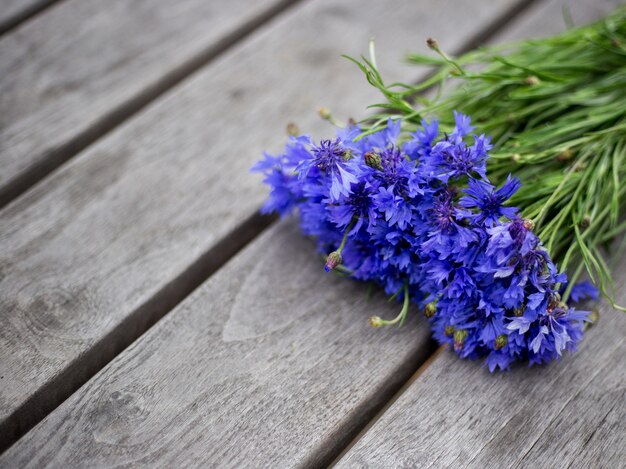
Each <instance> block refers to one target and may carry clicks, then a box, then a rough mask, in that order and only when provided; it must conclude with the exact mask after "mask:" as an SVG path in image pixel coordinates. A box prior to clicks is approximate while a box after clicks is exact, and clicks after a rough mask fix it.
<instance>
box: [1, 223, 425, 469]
mask: <svg viewBox="0 0 626 469" xmlns="http://www.w3.org/2000/svg"><path fill="white" fill-rule="evenodd" d="M297 231H298V230H297V228H296V227H295V224H294V223H292V222H289V223H286V222H281V223H279V224H278V225H275V226H274V227H273V228H272V229H270V230H268V231H266V232H265V233H264V234H263V235H262V236H261V237H260V238H258V239H257V240H255V242H254V243H253V244H251V245H250V246H249V247H248V248H246V249H245V250H244V251H242V252H241V253H240V254H239V255H238V256H237V257H236V258H235V259H233V260H232V262H230V263H229V264H228V265H227V266H226V267H225V268H224V269H222V270H220V271H219V272H218V273H217V274H216V275H215V276H213V277H212V278H211V279H210V280H209V281H208V282H206V283H205V284H204V285H203V286H202V287H201V288H200V289H198V290H196V291H195V292H194V293H193V294H192V295H191V296H190V297H189V298H187V300H186V301H185V302H184V303H182V304H181V305H179V307H178V308H176V310H174V311H173V312H172V314H169V315H168V316H167V317H166V318H164V319H163V320H162V321H160V322H159V323H158V324H157V325H156V326H155V327H154V328H152V329H151V330H150V331H148V332H147V333H146V334H145V335H144V336H143V337H142V338H141V339H140V340H139V341H138V342H136V343H135V344H134V345H133V346H131V347H130V348H129V349H128V350H126V351H125V352H124V353H123V354H121V355H120V356H118V357H117V358H116V359H115V360H114V361H113V362H111V363H110V364H109V365H108V366H107V367H106V368H104V369H103V370H102V372H100V373H99V374H98V375H96V376H95V377H94V378H93V379H92V380H90V381H89V383H88V384H86V385H85V386H83V387H82V388H81V389H80V390H79V391H78V392H77V393H76V394H74V395H73V396H72V397H71V398H70V399H69V400H68V401H66V402H64V403H63V405H62V406H61V407H59V408H58V409H56V411H55V412H53V413H52V414H51V415H50V416H48V418H46V419H45V420H44V421H43V422H42V423H41V424H40V425H39V426H37V427H35V429H34V430H33V431H31V432H30V433H29V434H28V435H27V436H26V437H24V438H23V439H21V440H20V441H19V442H18V443H17V444H16V445H14V446H13V447H12V448H10V449H9V451H8V452H7V453H5V454H4V455H3V456H1V457H0V466H1V467H22V468H26V467H45V466H50V467H104V466H107V467H113V466H118V465H120V466H142V467H216V466H219V467H237V468H239V467H292V466H299V465H304V466H307V467H310V466H311V465H315V466H317V465H320V464H322V463H324V462H327V461H329V460H331V459H332V457H333V456H334V455H335V454H336V453H337V452H338V451H339V450H340V449H341V448H342V447H343V445H345V443H346V440H347V438H348V437H349V436H350V435H351V434H352V433H353V432H354V431H355V430H356V429H358V427H359V426H360V425H363V424H364V423H365V422H366V421H367V419H368V418H370V417H371V415H372V413H373V412H374V411H375V410H376V408H377V407H379V406H380V405H381V404H382V403H384V402H385V400H386V399H388V398H389V395H390V393H392V392H393V391H394V390H395V389H396V388H398V387H399V386H400V385H401V384H402V383H403V382H404V381H405V380H406V379H407V378H408V377H409V376H410V374H411V372H412V370H414V369H415V367H416V364H417V363H419V362H420V361H422V360H423V359H424V358H425V357H426V355H427V354H428V353H430V352H431V351H432V349H430V348H429V347H428V344H429V336H430V331H429V330H428V325H427V323H426V322H425V321H417V320H416V317H417V316H418V315H417V314H414V315H412V319H411V320H410V321H409V322H408V323H407V324H406V325H405V327H403V328H401V329H397V328H389V329H373V328H372V327H371V326H369V324H368V322H367V318H368V317H369V315H371V314H372V313H374V312H375V313H380V314H381V315H384V316H392V315H394V314H396V313H397V310H398V308H399V307H400V306H399V304H397V303H394V304H392V305H390V304H389V303H388V302H387V301H386V300H385V298H383V297H382V295H379V296H376V297H374V298H371V299H368V296H367V288H366V287H365V286H364V285H362V284H358V283H356V282H351V281H348V280H345V279H343V278H340V277H338V276H336V275H334V274H325V273H324V272H323V269H322V262H321V260H320V258H319V256H318V255H317V254H316V253H315V249H314V247H313V244H312V243H310V242H309V241H308V240H305V239H303V238H302V237H301V236H300V235H299V233H298V232H297Z"/></svg>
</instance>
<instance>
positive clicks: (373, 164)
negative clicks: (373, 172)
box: [363, 151, 383, 171]
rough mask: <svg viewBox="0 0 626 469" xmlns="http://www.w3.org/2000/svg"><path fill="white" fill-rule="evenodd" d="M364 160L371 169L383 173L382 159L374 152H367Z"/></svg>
mask: <svg viewBox="0 0 626 469" xmlns="http://www.w3.org/2000/svg"><path fill="white" fill-rule="evenodd" d="M363 159H364V160H365V164H366V165H368V166H369V167H370V168H374V169H378V170H379V171H382V169H383V166H382V158H381V157H380V155H379V154H378V153H375V152H373V151H368V152H365V154H364V155H363Z"/></svg>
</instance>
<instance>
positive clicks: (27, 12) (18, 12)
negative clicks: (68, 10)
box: [0, 0, 57, 34]
mask: <svg viewBox="0 0 626 469" xmlns="http://www.w3.org/2000/svg"><path fill="white" fill-rule="evenodd" d="M56 1H57V0H2V5H0V34H4V33H5V32H7V31H8V30H10V29H11V28H14V27H16V26H17V25H19V24H20V23H22V22H23V21H25V20H27V19H28V18H30V17H31V16H33V15H35V14H37V13H39V12H41V11H42V10H43V9H45V8H46V7H48V6H50V5H51V4H53V3H54V2H56Z"/></svg>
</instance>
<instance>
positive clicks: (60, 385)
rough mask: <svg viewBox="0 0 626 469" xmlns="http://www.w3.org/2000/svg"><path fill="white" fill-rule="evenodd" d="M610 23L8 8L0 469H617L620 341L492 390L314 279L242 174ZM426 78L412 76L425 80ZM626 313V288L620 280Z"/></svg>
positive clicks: (487, 8) (358, 290) (430, 7)
mask: <svg viewBox="0 0 626 469" xmlns="http://www.w3.org/2000/svg"><path fill="white" fill-rule="evenodd" d="M621 3H622V2H621V1H620V0H535V1H522V0H499V1H492V0H491V1H490V0H471V1H470V0H467V1H453V0H440V1H437V2H432V1H429V0H397V1H395V2H382V1H378V0H345V1H341V2H339V1H332V0H315V1H313V0H265V1H252V0H238V1H236V2H233V1H223V0H215V1H211V2H208V1H205V0H179V1H176V2H172V1H166V0H152V1H148V0H110V1H107V2H102V1H96V0H63V1H54V0H24V1H21V2H17V1H14V0H6V4H3V7H4V8H2V10H1V11H0V34H1V35H0V70H1V72H2V73H1V75H0V90H1V98H0V103H1V104H0V165H1V167H2V171H1V172H0V207H1V208H0V315H1V318H0V451H3V452H2V454H0V468H4V467H6V468H13V467H44V466H46V467H111V466H116V467H117V466H149V467H155V466H158V467H173V466H174V467H176V466H179V467H188V466H191V467H197V466H201V467H279V468H282V467H293V466H304V467H320V466H329V465H336V466H337V467H348V468H351V467H359V468H361V467H372V468H378V467H449V466H457V467H458V466H460V467H465V466H468V467H477V468H483V467H568V468H569V467H584V468H587V467H607V468H615V467H626V405H625V404H624V402H626V365H625V363H624V358H623V357H624V356H625V355H626V345H625V342H624V337H626V319H625V318H626V317H624V316H620V314H619V313H617V312H615V311H613V310H611V309H610V308H609V307H608V306H607V305H604V304H602V305H601V306H600V312H601V320H600V321H599V323H598V325H597V326H594V327H593V328H591V329H590V331H589V333H588V334H587V337H586V338H585V339H584V341H583V343H582V344H581V347H580V351H579V352H578V353H577V354H576V355H573V356H567V357H564V359H563V360H562V361H561V362H560V363H555V364H552V365H550V366H546V367H534V368H528V369H526V368H521V367H520V368H516V369H514V370H513V371H511V372H509V373H500V374H494V375H491V374H489V373H488V371H487V370H486V369H485V368H482V367H481V366H480V365H479V364H477V363H473V362H466V361H461V360H458V359H457V358H456V356H455V355H453V354H452V353H451V352H449V351H447V350H442V349H437V347H436V345H435V344H434V342H433V341H432V339H431V338H430V332H429V328H428V324H427V322H426V321H425V320H424V319H423V318H421V317H419V316H420V315H419V314H417V312H416V311H414V312H413V313H414V314H412V316H411V318H410V320H409V321H407V323H406V324H405V325H404V327H402V328H401V329H391V328H390V329H385V330H378V329H372V328H371V327H370V326H369V325H368V323H367V318H368V317H369V316H371V315H372V314H373V313H376V314H380V315H381V316H392V315H394V313H395V305H389V304H388V303H387V302H386V301H385V299H384V298H382V297H379V296H374V297H373V298H368V296H367V294H366V288H365V287H363V286H362V285H359V284H357V283H355V282H349V281H344V282H337V281H336V279H335V278H333V277H332V276H328V275H324V274H323V272H322V271H321V268H320V263H319V259H318V258H317V256H316V254H315V251H314V248H313V246H312V244H311V243H310V242H309V241H308V240H306V239H303V238H302V237H301V236H300V235H299V234H298V231H297V227H296V224H295V223H294V222H293V221H292V220H291V221H290V220H285V221H276V220H275V219H273V218H270V217H263V216H260V215H259V214H258V208H259V207H260V205H261V203H262V202H263V199H264V197H265V196H266V189H265V188H264V187H263V186H262V184H261V181H260V178H259V176H258V175H255V174H251V173H250V172H249V168H250V167H251V166H252V164H253V163H254V162H255V161H256V160H257V159H258V158H259V157H260V155H261V153H262V151H264V150H266V149H269V150H271V151H273V150H278V149H279V148H280V147H281V146H282V144H283V143H284V141H285V134H284V133H283V132H284V128H285V126H286V124H287V123H288V122H295V123H297V124H298V126H299V127H300V129H302V130H304V131H306V132H309V133H312V134H313V135H314V136H318V137H320V136H323V135H327V134H328V133H329V132H332V129H331V128H330V127H329V126H328V124H327V123H326V122H323V121H321V120H320V119H319V117H318V116H317V115H316V112H315V109H316V108H317V107H318V106H322V105H323V106H329V107H331V108H332V110H333V112H334V113H335V114H336V115H339V116H343V117H349V116H355V117H359V116H363V115H365V113H366V112H367V111H366V109H365V107H366V106H367V105H368V104H370V103H372V102H375V101H376V100H377V99H378V97H377V95H376V93H375V91H374V90H373V89H370V87H369V86H368V85H367V83H366V81H365V79H364V78H363V77H362V76H361V75H360V71H358V70H357V69H356V67H354V66H353V65H352V64H350V63H349V62H348V61H346V60H345V59H342V58H341V57H340V55H341V54H348V55H353V56H358V55H360V54H362V53H365V52H366V51H367V44H368V39H369V38H370V37H372V36H374V37H375V38H376V44H377V58H378V65H379V68H380V69H381V70H382V72H383V74H384V76H386V77H389V78H391V79H393V80H394V81H416V80H420V79H423V78H424V77H425V74H424V73H421V72H419V71H416V70H415V68H414V67H411V66H408V65H406V64H403V63H402V57H403V55H404V54H405V53H406V52H408V51H421V52H426V51H427V49H426V45H425V42H424V39H425V38H426V37H429V36H432V37H435V38H437V40H438V41H439V42H440V43H441V44H442V45H443V46H444V47H445V48H446V50H448V51H451V52H460V51H464V50H468V49H471V48H474V47H476V46H478V45H480V44H485V43H497V42H504V41H508V40H512V39H520V38H534V37H541V36H546V35H550V34H554V33H558V32H560V31H562V30H563V29H564V22H563V19H562V18H563V8H564V7H565V8H567V9H568V11H569V13H570V15H571V17H572V19H573V20H574V22H575V23H576V24H584V23H587V22H590V21H593V20H595V19H597V18H599V17H601V16H602V15H604V14H606V13H608V12H610V11H611V10H612V9H614V8H615V7H616V6H618V5H619V4H621ZM420 73H421V74H420ZM616 283H617V285H618V287H619V291H618V295H617V297H618V299H619V300H620V301H621V303H625V302H626V287H625V286H624V285H625V284H626V262H623V261H622V262H620V263H619V264H618V268H617V272H616Z"/></svg>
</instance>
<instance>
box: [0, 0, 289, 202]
mask: <svg viewBox="0 0 626 469" xmlns="http://www.w3.org/2000/svg"><path fill="white" fill-rule="evenodd" d="M290 3H293V1H290V0H265V1H262V2H259V1H252V0H239V1H237V2H232V1H224V0H220V1H211V2H207V1H203V0H182V1H176V2H171V1H164V0H160V1H158V2H155V1H152V0H139V1H134V0H133V1H129V0H112V1H107V2H105V3H103V2H101V1H98V0H87V1H85V0H69V1H66V2H61V3H59V4H58V5H54V6H53V7H51V8H49V9H47V10H46V11H45V12H43V13H42V14H41V15H38V16H36V17H34V18H33V19H31V20H30V21H28V22H27V23H25V24H23V25H22V26H20V27H19V28H17V29H15V30H14V31H12V32H11V33H10V34H7V35H6V36H4V37H2V38H1V39H0V96H1V98H0V110H1V112H0V116H1V117H0V166H1V167H2V172H1V173H0V204H4V203H6V202H8V201H9V200H10V199H11V198H12V197H15V196H16V195H18V194H19V193H20V191H23V190H25V189H26V188H28V187H29V186H30V185H32V184H33V182H35V181H37V180H38V179H40V178H41V177H43V176H45V175H46V174H47V173H49V172H50V171H51V170H53V169H54V168H55V167H57V166H58V165H60V164H61V163H63V162H64V161H65V160H66V159H68V158H69V157H71V156H72V155H74V154H75V153H76V152H78V151H79V150H81V149H82V148H84V147H85V146H86V145H88V144H89V143H91V142H93V141H94V140H95V139H97V138H98V137H99V136H100V135H102V134H103V133H105V132H107V131H109V130H110V129H111V128H112V127H114V126H115V125H117V124H118V123H119V122H120V121H122V120H124V119H125V118H127V117H128V116H129V115H131V114H132V113H133V112H135V111H136V110H137V109H139V108H140V107H141V106H143V105H145V104H146V103H147V102H149V101H150V100H151V99H153V98H154V97H155V96H158V95H159V94H160V93H161V92H162V91H163V90H165V89H167V88H169V87H171V86H172V85H174V84H175V83H176V82H177V81H179V80H180V79H181V78H182V77H184V76H186V75H187V74H189V73H191V72H193V71H194V70H195V69H197V68H198V67H199V66H200V65H202V64H204V63H205V62H206V61H207V60H210V58H211V57H212V56H214V55H215V54H217V53H219V51H221V50H222V49H223V48H224V47H226V46H227V45H228V44H229V42H232V40H236V39H237V38H238V37H239V36H240V35H241V34H243V33H244V32H245V31H246V29H249V28H250V27H251V26H252V27H253V26H254V25H255V24H256V22H258V21H259V18H262V17H263V16H264V15H266V14H267V13H268V12H269V13H270V15H271V14H273V13H275V12H276V11H277V10H280V9H281V8H284V7H285V6H286V5H288V4H290Z"/></svg>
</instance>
